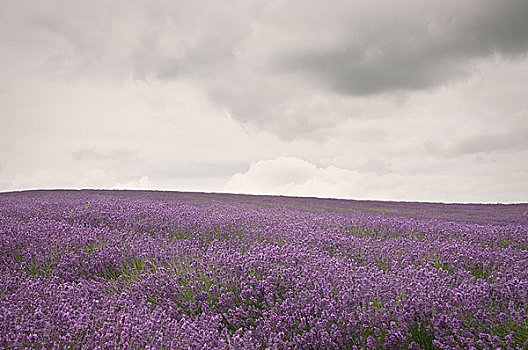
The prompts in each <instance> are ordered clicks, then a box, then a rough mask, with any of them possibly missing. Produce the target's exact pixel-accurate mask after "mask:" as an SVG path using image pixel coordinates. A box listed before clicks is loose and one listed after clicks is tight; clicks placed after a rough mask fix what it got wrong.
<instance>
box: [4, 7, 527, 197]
mask: <svg viewBox="0 0 528 350" xmlns="http://www.w3.org/2000/svg"><path fill="white" fill-rule="evenodd" d="M33 188H150V189H167V190H169V189H170V190H192V191H215V192H221V191H226V192H245V193H272V194H290V195H307V196H321V197H341V198H357V199H388V200H419V201H443V202H526V201H528V1H527V0H502V1H497V0H465V1H459V0H441V1H440V0H438V1H437V0H433V1H423V0H398V1H396V0H386V1H372V0H360V1H345V0H332V1H315V0H255V1H247V0H222V1H217V0H208V1H204V0H193V1H182V0H176V1H174V0H159V1H158V0H155V1H146V0H145V1H135V0H104V1H103V0H100V1H98V0H93V1H72V0H61V1H57V0H48V1H34V0H32V1H27V0H0V191H13V190H21V189H33Z"/></svg>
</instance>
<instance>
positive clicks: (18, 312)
mask: <svg viewBox="0 0 528 350" xmlns="http://www.w3.org/2000/svg"><path fill="white" fill-rule="evenodd" d="M374 204H375V205H374ZM372 208H377V209H376V210H373V209H372ZM435 208H436V210H437V211H438V215H436V216H435V215H434V214H435V211H434V210H435ZM456 208H459V209H460V210H459V213H458V214H457V215H454V214H449V215H446V213H445V205H435V204H420V203H385V204H384V203H381V202H375V203H373V202H359V201H335V200H321V199H313V198H310V199H306V198H287V197H258V196H243V195H218V194H197V193H195V194H192V193H175V192H128V191H34V192H21V193H7V194H2V195H0V344H1V346H3V347H4V348H9V349H11V348H15V349H18V348H20V349H22V348H42V349H50V348H57V349H62V348H83V349H95V348H98V349H115V348H119V349H161V348H165V349H200V348H203V349H210V348H219V349H289V348H298V349H320V348H328V349H355V348H358V349H361V348H368V349H377V348H386V349H399V348H409V349H420V348H422V349H458V348H475V349H487V348H491V347H493V348H497V347H500V348H504V349H524V348H527V347H528V305H527V302H528V250H527V246H528V225H527V224H526V218H525V216H524V215H525V213H526V212H527V211H528V206H527V205H515V206H511V207H507V210H506V209H505V208H504V206H499V205H498V206H493V205H483V206H478V205H468V206H467V207H464V206H463V205H457V206H456ZM505 211H508V213H505ZM412 213H414V214H412ZM417 213H422V214H423V215H422V214H421V215H418V214H417ZM475 213H479V217H480V218H479V219H478V220H475V219H474V217H475V216H476V214H475ZM415 214H416V215H415ZM433 217H434V218H433ZM485 217H487V218H489V222H486V221H485V220H484V219H483V218H485ZM501 217H502V218H501ZM472 218H473V219H472Z"/></svg>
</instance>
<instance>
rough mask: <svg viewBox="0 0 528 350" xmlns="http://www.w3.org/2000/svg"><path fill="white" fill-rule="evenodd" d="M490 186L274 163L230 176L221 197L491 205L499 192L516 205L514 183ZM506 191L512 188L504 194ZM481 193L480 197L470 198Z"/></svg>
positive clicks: (290, 160) (482, 180) (292, 161)
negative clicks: (228, 194)
mask: <svg viewBox="0 0 528 350" xmlns="http://www.w3.org/2000/svg"><path fill="white" fill-rule="evenodd" d="M510 183H511V186H510V185H508V183H490V182H489V179H488V178H486V177H485V176H473V177H471V178H467V179H463V180H462V181H458V182H456V181H453V177H451V176H449V175H446V174H438V175H435V174H432V175H431V174H428V175H425V174H406V175H401V174H396V173H384V174H379V173H375V172H364V171H352V170H347V169H343V168H340V167H336V166H334V165H329V166H327V167H320V166H317V165H316V164H313V163H310V162H308V161H306V160H303V159H300V158H294V157H279V158H276V159H269V160H261V161H258V162H255V163H253V164H252V165H251V166H250V167H249V169H248V170H247V171H246V172H245V173H237V174H235V175H233V176H232V177H231V178H230V179H229V181H228V182H227V183H226V184H225V185H224V191H228V192H235V193H250V194H274V195H293V196H314V197H336V198H351V199H382V200H383V199H385V200H409V201H416V200H418V201H443V202H470V201H475V200H476V201H480V202H493V201H494V198H497V193H498V192H503V193H506V192H510V191H511V193H512V194H511V195H510V196H508V197H507V198H506V197H504V198H503V201H505V202H515V201H521V200H522V198H521V197H520V196H515V195H514V191H513V189H514V188H515V186H519V179H514V178H512V179H511V182H510ZM505 186H506V187H508V186H510V187H512V188H505ZM478 189H480V192H479V197H478V198H475V196H474V193H476V192H477V190H478Z"/></svg>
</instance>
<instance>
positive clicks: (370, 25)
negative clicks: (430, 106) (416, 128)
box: [277, 0, 528, 95]
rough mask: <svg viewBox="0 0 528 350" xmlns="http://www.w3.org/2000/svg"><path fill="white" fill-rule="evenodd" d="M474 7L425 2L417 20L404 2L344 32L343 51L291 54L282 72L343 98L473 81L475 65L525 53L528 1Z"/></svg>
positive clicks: (282, 60)
mask: <svg viewBox="0 0 528 350" xmlns="http://www.w3.org/2000/svg"><path fill="white" fill-rule="evenodd" d="M471 3H472V4H473V5H474V6H473V7H469V8H468V7H466V6H467V4H460V5H461V6H460V7H458V6H454V4H453V2H451V1H446V2H437V1H433V2H427V4H428V5H430V6H431V8H430V9H425V10H424V11H423V12H421V13H420V14H419V15H418V16H416V15H414V14H413V13H412V12H406V11H405V10H406V9H407V8H408V7H409V6H413V5H416V6H419V5H418V4H417V3H416V2H412V1H410V2H409V1H408V2H403V3H402V5H403V6H402V9H404V10H400V11H398V12H395V13H394V14H392V15H391V14H386V15H385V16H381V17H379V18H377V19H378V20H377V21H371V22H366V23H365V22H361V25H357V24H355V23H350V26H345V28H347V31H348V32H347V33H345V34H344V36H345V38H344V40H343V41H342V43H341V45H339V46H334V47H331V48H328V49H326V50H320V49H317V50H301V51H299V52H294V53H291V54H288V55H286V56H285V57H281V58H280V59H279V60H278V63H277V65H278V67H280V68H281V69H283V70H284V71H300V72H305V73H307V74H310V75H313V76H314V77H316V78H318V79H320V80H321V81H323V82H324V83H325V84H327V85H328V86H329V87H330V88H332V89H333V90H335V91H337V92H340V93H344V94H349V95H371V94H379V93H389V92H392V91H399V90H403V91H406V90H421V89H425V88H429V87H434V86H437V85H440V84H443V83H446V82H448V81H450V80H451V79H453V78H457V77H460V76H464V75H467V74H469V73H470V69H471V60H472V59H476V58H481V57H486V56H490V55H493V54H500V55H504V56H518V55H522V54H524V53H526V51H527V49H528V1H524V0H506V1H493V0H486V1H478V2H474V1H473V2H471ZM405 5H408V6H405ZM358 10H359V11H360V12H361V9H358ZM293 51H295V50H293Z"/></svg>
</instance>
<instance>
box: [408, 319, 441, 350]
mask: <svg viewBox="0 0 528 350" xmlns="http://www.w3.org/2000/svg"><path fill="white" fill-rule="evenodd" d="M409 333H410V335H409V337H408V338H407V340H406V342H405V348H407V347H408V346H409V344H411V343H412V342H415V343H416V344H418V345H419V346H420V348H421V349H423V350H434V349H436V348H435V347H434V346H433V340H434V338H435V337H434V335H433V334H431V333H429V331H428V330H427V323H426V324H423V323H422V324H419V323H415V324H413V325H412V326H411V327H410V328H409Z"/></svg>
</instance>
